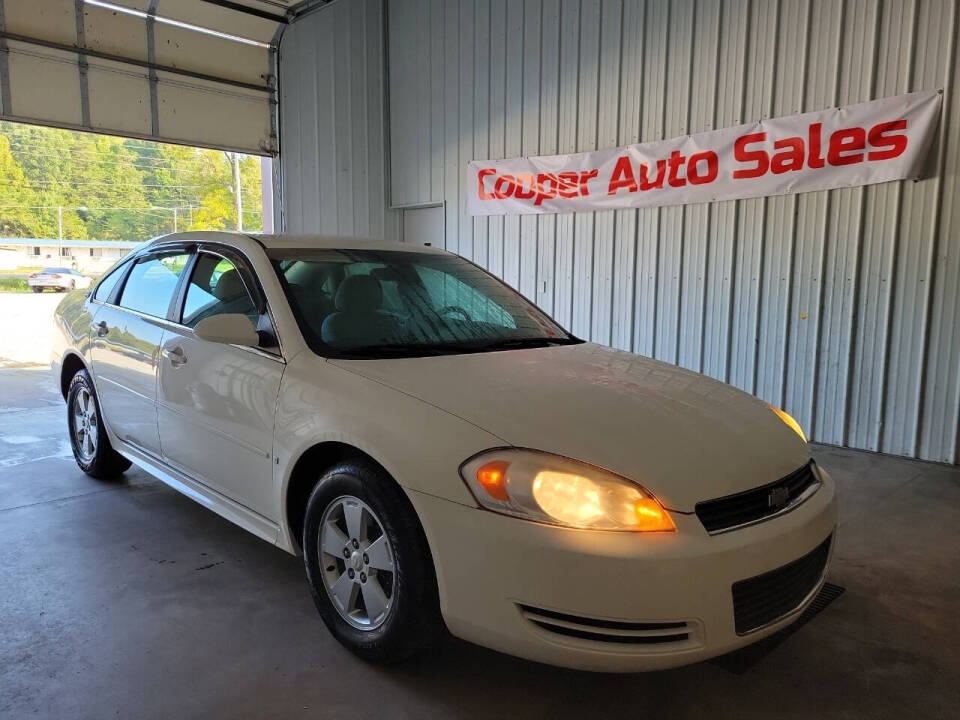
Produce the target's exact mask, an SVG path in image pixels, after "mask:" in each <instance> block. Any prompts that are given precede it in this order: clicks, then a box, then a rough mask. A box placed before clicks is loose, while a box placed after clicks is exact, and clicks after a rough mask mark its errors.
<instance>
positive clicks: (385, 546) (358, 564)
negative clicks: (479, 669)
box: [303, 460, 444, 663]
mask: <svg viewBox="0 0 960 720" xmlns="http://www.w3.org/2000/svg"><path fill="white" fill-rule="evenodd" d="M303 559H304V564H305V566H306V570H307V579H308V580H309V582H310V590H311V593H312V595H313V600H314V603H315V604H316V606H317V610H318V611H319V612H320V616H321V617H322V618H323V621H324V622H325V623H326V625H327V627H328V628H329V629H330V632H331V633H333V635H334V637H335V638H336V639H337V640H338V641H339V642H340V643H341V644H343V645H344V646H345V647H347V648H348V649H349V650H351V651H353V652H354V653H355V654H357V655H359V656H360V657H362V658H364V659H365V660H370V661H374V662H382V663H392V662H398V661H400V660H403V659H404V658H407V657H409V656H410V655H412V654H414V653H416V652H417V651H419V650H421V649H423V648H425V647H427V646H428V645H429V644H430V643H431V642H432V641H433V640H434V639H435V638H436V637H437V636H439V635H440V634H441V633H442V632H443V631H444V624H443V619H442V618H441V616H440V605H439V600H438V597H437V581H436V577H435V575H434V570H433V562H432V559H431V556H430V551H429V548H428V547H427V541H426V537H425V536H424V534H423V529H422V527H421V526H420V522H419V520H418V518H417V515H416V513H415V512H414V510H413V508H412V506H411V505H410V501H409V500H408V499H407V497H406V496H405V495H404V494H403V491H402V490H400V488H399V487H397V485H396V484H395V483H394V482H393V480H392V479H391V478H389V477H387V476H386V475H385V473H384V472H383V471H382V470H381V469H379V468H378V467H376V466H375V465H374V464H373V463H370V462H367V461H359V460H358V461H353V462H346V463H342V464H340V465H338V466H337V467H335V468H333V469H331V470H330V471H328V472H327V473H326V474H325V475H324V476H323V477H322V478H321V479H320V482H319V483H318V484H317V486H316V488H314V490H313V493H312V494H311V496H310V500H309V501H308V503H307V511H306V517H305V522H304V530H303Z"/></svg>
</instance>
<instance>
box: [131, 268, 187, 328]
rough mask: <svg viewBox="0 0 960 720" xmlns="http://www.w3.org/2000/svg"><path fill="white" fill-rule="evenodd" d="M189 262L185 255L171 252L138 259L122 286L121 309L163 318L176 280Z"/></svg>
mask: <svg viewBox="0 0 960 720" xmlns="http://www.w3.org/2000/svg"><path fill="white" fill-rule="evenodd" d="M189 259H190V255H189V254H187V253H172V254H170V255H159V256H157V255H154V256H152V257H147V258H144V259H143V260H139V261H138V262H137V264H136V265H134V266H133V269H132V270H131V271H130V276H129V277H128V278H127V283H126V285H124V286H123V293H122V294H121V296H120V303H119V304H120V307H125V308H129V309H130V310H136V311H137V312H142V313H144V314H146V315H152V316H153V317H159V318H165V317H166V316H167V308H168V307H169V306H170V300H171V298H172V297H173V291H174V290H175V289H176V287H177V281H178V280H179V279H180V274H181V273H182V272H183V269H184V267H186V265H187V260H189Z"/></svg>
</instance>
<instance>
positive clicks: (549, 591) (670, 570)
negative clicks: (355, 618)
mask: <svg viewBox="0 0 960 720" xmlns="http://www.w3.org/2000/svg"><path fill="white" fill-rule="evenodd" d="M821 475H822V479H823V485H822V486H821V487H820V488H819V490H817V492H816V493H814V495H813V496H812V497H810V499H809V500H807V501H806V502H804V503H803V504H802V505H799V506H798V507H796V508H795V509H794V510H792V511H791V512H789V513H786V514H784V515H781V516H779V517H776V518H774V519H771V520H770V521H768V522H761V523H758V524H756V525H753V526H750V527H745V528H742V529H740V530H736V531H733V532H728V533H724V534H720V535H714V536H710V535H708V534H707V532H706V530H704V528H703V526H702V525H701V524H700V521H699V520H698V519H697V517H696V515H693V514H690V515H684V514H679V513H672V516H673V519H674V521H675V523H676V525H677V532H675V533H647V534H641V533H629V532H598V531H589V530H573V529H565V528H558V527H552V526H547V525H540V524H537V523H532V522H527V521H523V520H517V519H516V518H510V517H506V516H503V515H497V514H495V513H492V512H488V511H485V510H480V509H476V508H469V507H465V506H463V505H459V504H456V503H451V502H449V501H446V500H442V499H439V498H436V497H433V496H430V495H424V494H422V493H417V492H413V493H411V500H412V501H413V503H414V505H415V507H416V509H417V511H418V513H419V515H420V517H421V519H422V521H423V525H424V530H425V531H426V533H427V537H428V540H429V542H430V546H431V551H432V552H433V556H434V562H435V565H436V569H437V581H438V585H439V590H440V602H441V609H442V611H443V616H444V620H445V621H446V623H447V626H448V628H449V629H450V631H451V632H452V633H453V634H454V635H456V636H458V637H460V638H463V639H464V640H469V641H471V642H475V643H477V644H478V645H483V646H486V647H489V648H493V649H495V650H500V651H502V652H506V653H509V654H511V655H517V656H520V657H524V658H528V659H530V660H536V661H539V662H544V663H549V664H552V665H560V666H564V667H571V668H576V669H582V670H595V671H612V672H633V671H642V670H656V669H663V668H669V667H675V666H678V665H685V664H688V663H693V662H698V661H700V660H705V659H707V658H710V657H713V656H716V655H720V654H723V653H726V652H730V651H731V650H735V649H737V648H739V647H743V646H744V645H748V644H750V643H752V642H755V641H757V640H759V639H761V638H763V637H766V636H768V635H770V634H772V633H774V632H776V631H777V630H779V629H781V628H782V627H784V626H786V625H788V624H790V623H791V622H792V621H793V620H796V618H797V616H798V615H799V614H800V613H801V612H802V611H803V609H804V608H805V607H806V605H808V604H809V603H810V601H812V599H813V597H815V595H816V592H817V591H818V590H819V588H820V586H821V585H822V583H823V577H821V578H820V580H819V582H818V583H817V584H816V586H815V587H814V588H813V589H812V591H811V592H810V594H809V595H808V596H807V597H806V598H805V599H804V600H803V602H802V603H800V605H798V606H797V607H796V608H794V610H792V611H791V612H789V614H787V615H786V616H784V617H782V618H781V619H780V620H778V621H776V622H773V623H771V624H769V625H767V626H765V627H763V628H762V629H758V630H755V631H753V632H750V633H748V634H745V635H738V634H737V632H736V630H735V626H734V609H733V597H732V592H731V586H732V585H733V583H735V582H736V581H738V580H743V579H746V578H751V577H754V576H757V575H760V574H762V573H766V572H768V571H770V570H774V569H776V568H779V567H782V566H784V565H787V564H788V563H790V562H792V561H794V560H797V559H798V558H800V557H802V556H804V555H806V554H807V553H810V552H811V551H812V550H814V548H816V547H817V546H818V545H820V544H821V543H822V542H823V541H824V540H825V539H826V538H827V537H828V536H830V535H831V533H833V532H834V530H835V528H836V523H837V507H836V490H835V486H834V483H833V480H832V479H831V478H830V476H829V474H827V473H826V472H825V471H823V470H822V469H821ZM831 550H832V546H831ZM825 572H826V571H824V575H825ZM531 608H532V609H533V610H531ZM538 609H539V610H544V611H547V613H553V614H554V615H556V614H557V613H560V614H562V615H563V616H577V617H582V618H587V619H589V620H591V621H599V622H598V623H597V625H598V626H603V625H605V624H606V625H607V626H609V625H610V623H604V622H603V621H613V623H612V624H613V625H614V626H616V623H618V622H619V623H629V624H631V626H633V625H637V624H641V625H638V627H640V628H641V629H640V630H631V631H630V632H632V633H635V634H636V633H639V634H645V633H648V630H646V629H643V628H647V627H648V626H649V627H650V628H653V629H652V630H649V633H650V634H657V633H658V632H661V633H662V634H663V635H669V634H675V635H685V637H684V638H682V639H677V640H672V641H665V642H651V643H643V644H636V643H633V642H626V643H625V642H607V641H603V639H600V640H597V639H593V638H592V637H590V635H589V634H587V633H581V632H577V633H573V634H558V633H555V632H551V631H548V630H547V629H544V625H542V624H537V623H536V622H535V620H536V619H537V610H538ZM560 622H561V623H563V622H565V621H564V620H562V619H561V620H560ZM679 623H684V625H683V626H682V627H683V628H684V629H683V630H682V631H681V630H677V629H676V627H677V626H678V624H679ZM661 624H667V625H665V626H663V627H665V628H666V629H663V630H662V631H658V630H657V629H656V628H657V627H659V626H661ZM581 629H582V628H581ZM600 632H601V633H602V632H610V631H609V630H600Z"/></svg>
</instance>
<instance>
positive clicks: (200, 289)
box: [183, 253, 260, 327]
mask: <svg viewBox="0 0 960 720" xmlns="http://www.w3.org/2000/svg"><path fill="white" fill-rule="evenodd" d="M225 313H240V314H242V315H246V316H247V317H249V318H250V321H251V322H252V323H253V324H254V325H256V324H257V320H258V318H259V316H260V314H259V313H258V312H257V308H256V306H255V305H254V304H253V300H252V299H251V298H250V294H249V293H248V292H247V288H246V286H245V285H244V284H243V280H242V279H241V277H240V273H239V272H238V271H237V269H236V268H235V267H234V266H233V263H232V262H230V261H229V260H226V259H224V258H222V257H220V256H218V255H210V254H208V253H200V255H199V257H198V258H197V263H196V265H195V266H194V269H193V277H191V278H190V285H189V286H187V297H186V300H185V301H184V303H183V324H184V325H187V326H188V327H194V326H196V324H197V323H198V322H200V321H201V320H203V319H204V318H207V317H210V316H211V315H223V314H225Z"/></svg>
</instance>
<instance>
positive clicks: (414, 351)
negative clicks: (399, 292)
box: [338, 337, 583, 358]
mask: <svg viewBox="0 0 960 720" xmlns="http://www.w3.org/2000/svg"><path fill="white" fill-rule="evenodd" d="M581 342H583V341H582V340H578V339H577V338H573V337H555V338H549V337H527V338H497V339H494V340H481V341H472V342H471V341H463V342H449V343H423V344H419V343H382V344H377V345H360V346H358V347H352V348H341V349H338V352H340V353H342V354H343V355H345V356H349V357H354V356H361V357H366V358H370V357H378V356H384V357H396V356H407V357H417V356H423V355H428V356H436V355H461V354H463V353H471V352H487V351H491V350H520V349H524V348H541V347H549V346H550V345H576V344H579V343H581Z"/></svg>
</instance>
